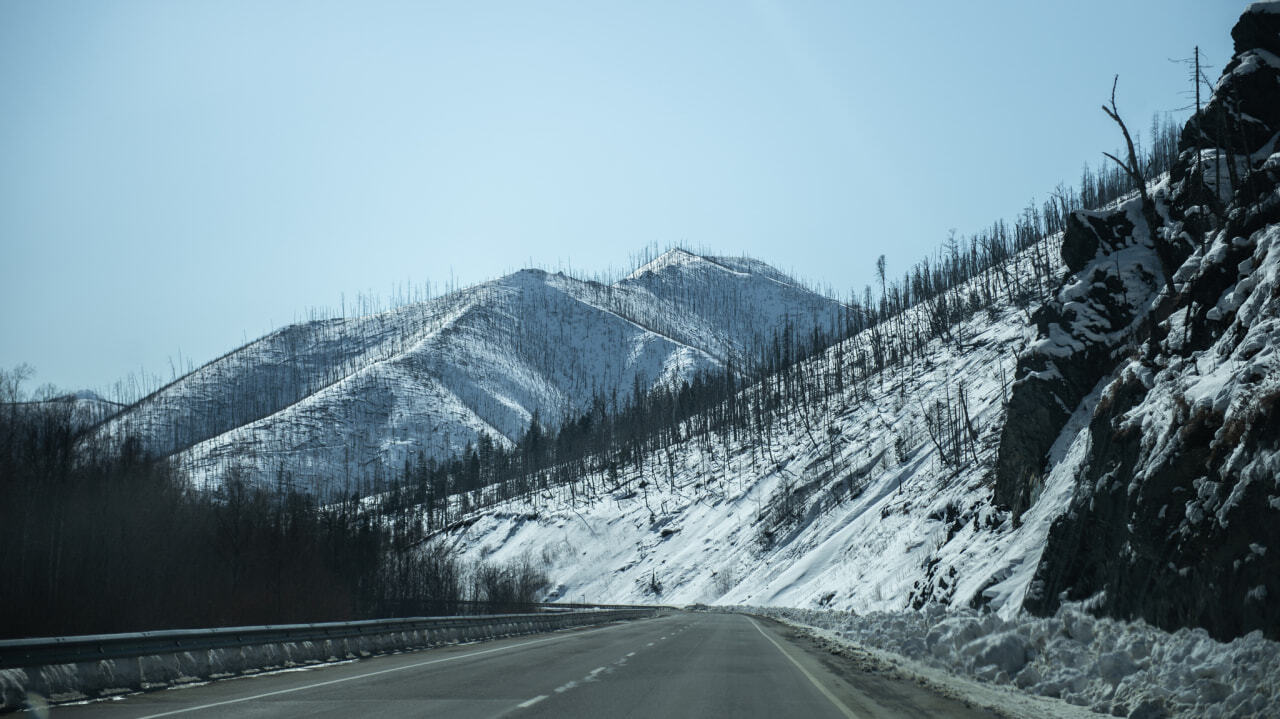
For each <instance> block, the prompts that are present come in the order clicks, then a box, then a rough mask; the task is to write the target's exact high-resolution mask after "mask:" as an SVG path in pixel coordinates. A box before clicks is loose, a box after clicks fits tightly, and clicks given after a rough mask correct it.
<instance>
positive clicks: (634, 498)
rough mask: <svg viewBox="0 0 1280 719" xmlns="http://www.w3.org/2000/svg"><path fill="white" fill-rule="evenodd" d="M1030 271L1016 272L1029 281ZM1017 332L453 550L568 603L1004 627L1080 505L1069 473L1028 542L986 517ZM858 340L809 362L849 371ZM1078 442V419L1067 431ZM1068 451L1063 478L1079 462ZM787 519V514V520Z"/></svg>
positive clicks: (1004, 332)
mask: <svg viewBox="0 0 1280 719" xmlns="http://www.w3.org/2000/svg"><path fill="white" fill-rule="evenodd" d="M1055 241H1056V238H1050V239H1049V240H1047V242H1051V243H1052V242H1055ZM1029 257H1030V256H1029V254H1028V255H1027V256H1025V257H1023V258H1020V259H1019V260H1017V261H1016V262H1015V265H1014V269H1015V271H1021V272H1023V273H1024V276H1026V275H1029V271H1028V264H1027V263H1029V262H1030V259H1029ZM923 312H926V310H925V309H924V308H923V307H918V308H916V309H913V310H910V311H909V316H908V317H906V318H904V321H907V322H913V321H917V320H920V319H921V318H919V317H913V316H910V313H923ZM1025 326H1026V315H1025V313H1024V311H1023V310H1021V309H1018V308H1017V307H1015V306H1013V305H1012V304H1007V303H1006V304H1004V305H1002V306H1000V307H998V308H997V309H996V310H995V311H993V312H992V313H990V314H989V313H987V312H986V311H982V312H979V313H978V314H977V315H975V316H973V317H971V318H970V319H969V320H968V321H966V322H964V323H962V324H961V325H960V326H959V327H956V328H953V331H952V333H951V336H950V337H949V338H948V339H942V338H939V339H935V340H933V341H932V342H931V343H930V345H929V347H928V350H927V351H926V353H925V356H924V358H923V359H917V360H916V361H914V362H911V363H908V364H905V365H902V366H898V367H892V368H890V369H889V370H888V371H887V372H885V374H884V376H883V383H881V382H880V380H879V379H878V378H872V379H871V380H868V381H862V382H859V383H858V384H856V385H850V386H846V388H845V390H844V392H843V393H842V394H839V395H837V396H836V397H835V398H834V399H833V400H832V401H830V402H828V403H812V404H811V405H809V406H807V407H801V408H799V409H797V410H794V411H791V412H789V413H788V414H787V415H786V417H785V419H784V420H782V421H781V422H780V423H779V424H778V425H777V426H776V427H775V430H774V431H773V433H771V434H770V435H768V436H766V437H764V438H763V439H760V438H757V437H754V436H750V433H746V434H744V435H742V436H738V437H720V436H716V437H706V436H703V437H695V438H694V439H692V440H690V441H686V442H683V443H681V444H679V445H677V446H675V447H673V448H671V449H670V450H669V451H668V450H662V451H658V452H656V453H654V454H651V455H649V456H647V457H645V458H644V460H643V462H642V463H641V466H639V467H637V466H635V465H634V464H631V465H628V466H625V467H620V468H618V474H617V476H616V477H611V476H609V473H608V472H607V471H603V470H602V471H600V472H598V473H595V474H591V475H588V476H586V477H583V478H582V479H580V480H579V481H577V482H575V483H573V484H571V485H564V486H558V487H552V488H549V489H547V490H543V491H540V492H537V493H534V494H532V495H529V496H525V497H523V498H520V499H517V500H513V501H508V502H505V503H501V504H498V505H496V506H494V507H493V508H491V509H487V510H485V511H482V512H480V513H478V514H476V515H474V516H472V517H470V518H468V520H467V521H466V522H463V523H460V524H459V525H458V526H456V527H455V528H454V529H453V530H451V532H449V533H448V534H447V535H446V540H447V541H449V542H451V543H452V544H453V546H454V547H455V548H456V550H457V551H458V552H459V554H460V556H461V557H462V558H463V559H465V560H473V559H484V558H492V559H496V560H499V561H503V560H507V559H512V558H515V557H517V556H519V555H522V554H530V555H533V556H535V557H539V558H541V559H542V560H543V561H544V562H545V565H546V567H547V571H548V573H549V575H550V578H551V580H552V583H553V584H554V585H555V586H556V593H555V597H557V598H562V599H566V600H578V599H584V598H585V599H588V600H590V601H597V602H635V601H655V600H656V601H660V602H664V603H676V604H684V603H692V602H706V603H718V604H753V605H770V606H789V607H824V608H839V609H853V610H856V611H859V612H867V611H875V610H885V611H889V610H901V609H905V608H909V607H915V606H922V605H924V604H925V603H928V602H937V603H942V604H944V605H948V606H953V607H964V606H969V605H970V603H971V602H975V601H986V602H989V604H990V606H992V607H993V608H996V609H999V610H1000V611H1001V612H1003V613H1006V614H1009V615H1012V614H1014V613H1016V612H1017V611H1018V610H1019V608H1020V606H1021V598H1022V596H1023V595H1024V594H1025V591H1026V585H1027V583H1028V582H1029V581H1030V580H1031V570H1032V569H1033V568H1034V566H1035V564H1036V562H1037V560H1038V559H1039V552H1040V551H1041V550H1042V548H1043V546H1044V540H1045V536H1046V534H1047V533H1048V528H1049V524H1050V522H1052V520H1053V519H1054V518H1055V517H1056V516H1057V515H1058V514H1059V513H1061V511H1062V510H1063V508H1064V507H1065V506H1066V505H1067V503H1068V501H1069V500H1070V496H1071V482H1070V481H1069V477H1067V476H1065V475H1067V474H1069V473H1064V476H1063V477H1059V478H1057V479H1053V478H1051V479H1050V480H1049V482H1048V484H1047V485H1046V488H1045V490H1044V491H1043V492H1042V493H1041V495H1040V497H1039V501H1038V502H1037V503H1036V505H1035V507H1034V508H1033V511H1032V513H1031V514H1029V515H1028V516H1027V517H1026V521H1025V522H1023V523H1022V524H1021V526H1019V527H1014V526H1013V523H1012V522H1011V521H1009V518H1008V516H1007V514H1006V513H1004V512H1001V511H999V510H998V509H996V508H995V507H994V506H992V504H991V496H992V490H991V486H990V471H991V470H990V468H991V467H992V466H993V464H994V461H993V460H994V452H995V448H996V444H997V442H998V439H999V433H1000V429H1001V426H1002V424H1003V413H1004V401H1005V399H1006V396H1007V384H1008V383H1009V382H1010V381H1012V376H1013V370H1014V357H1015V352H1016V350H1018V349H1019V348H1020V347H1021V346H1022V345H1023V344H1024V342H1025V340H1026V338H1025V337H1024V333H1025V332H1026V330H1025V329H1024V328H1025ZM860 342H862V343H865V342H866V337H855V338H853V339H851V340H849V341H848V342H847V343H846V344H845V346H844V347H841V348H833V349H832V350H830V351H829V353H828V354H827V355H825V356H819V357H817V358H815V359H813V360H810V362H814V363H827V362H829V361H834V360H833V358H834V357H835V356H842V357H843V360H844V361H845V362H853V354H854V353H853V352H852V351H851V348H853V347H855V346H857V345H858V343H860ZM961 390H963V393H964V396H965V398H966V402H967V407H968V412H969V415H970V417H971V419H972V422H973V425H974V428H975V429H976V430H977V435H978V437H977V441H976V442H975V443H974V445H973V447H972V450H971V451H972V454H971V455H967V456H966V460H965V461H964V462H961V463H953V464H948V463H946V462H945V461H944V460H943V458H942V452H940V447H939V446H938V445H937V444H936V443H935V442H934V440H933V439H932V438H931V436H930V433H929V431H928V429H927V427H926V416H927V415H935V414H936V413H937V409H936V403H937V402H947V401H950V402H951V403H952V404H953V406H958V403H959V400H958V397H959V394H960V392H961ZM753 391H757V389H756V388H748V389H747V390H745V392H746V393H748V394H749V393H751V392H753ZM1084 426H1085V421H1084V419H1083V417H1082V418H1081V419H1080V420H1079V421H1078V422H1076V423H1075V424H1074V425H1073V428H1074V430H1075V431H1076V432H1078V433H1079V432H1081V431H1082V430H1083V429H1084ZM1085 436H1086V437H1087V435H1085ZM1069 440H1071V441H1064V442H1063V446H1062V448H1061V449H1060V451H1059V452H1058V453H1057V455H1056V458H1057V459H1058V460H1059V464H1060V465H1068V464H1069V463H1070V462H1071V461H1073V459H1074V458H1077V457H1078V456H1079V454H1080V448H1079V447H1076V446H1074V445H1075V437H1074V435H1073V436H1072V437H1070V438H1069ZM783 505H786V506H789V507H791V508H792V511H790V512H789V513H787V516H786V517H780V515H779V512H778V511H777V508H778V507H779V506H783Z"/></svg>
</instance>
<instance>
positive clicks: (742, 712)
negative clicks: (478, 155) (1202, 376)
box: [50, 613, 992, 719]
mask: <svg viewBox="0 0 1280 719" xmlns="http://www.w3.org/2000/svg"><path fill="white" fill-rule="evenodd" d="M50 716H52V717H59V718H60V717H67V718H68V719H75V718H77V717H86V718H91V717H106V718H113V717H168V716H174V717H188V716H189V717H193V719H195V718H199V719H213V718H214V717H302V716H305V717H353V716H358V717H365V716H377V717H513V718H517V717H519V718H523V717H565V716H568V717H663V718H664V719H667V718H670V717H806V718H809V717H811V718H813V719H826V718H828V717H830V718H832V719H847V718H848V717H858V718H859V719H863V718H866V719H871V718H874V719H884V718H888V717H894V718H897V717H904V718H905V717H922V716H935V717H961V718H966V717H990V716H992V715H991V714H988V713H986V712H983V711H979V710H974V709H970V708H968V707H966V706H965V705H963V704H960V703H957V702H954V701H952V700H949V699H945V698H943V697H940V696H938V695H935V694H933V693H931V692H929V691H928V690H926V689H924V688H923V687H920V686H918V685H916V684H914V683H912V682H909V681H905V680H901V679H893V678H888V677H883V676H879V675H876V674H873V673H866V672H860V671H857V670H856V669H852V668H848V667H843V666H841V665H840V663H839V661H838V659H833V658H832V656H831V655H829V654H826V653H823V652H821V651H820V650H818V649H817V648H816V647H815V646H814V645H813V644H812V643H811V642H807V641H805V640H803V639H801V638H798V637H795V636H793V632H791V631H790V630H788V629H785V628H783V627H782V626H781V625H777V624H774V623H773V622H769V621H767V620H762V619H753V618H749V617H746V616H742V615H732V614H709V613H688V614H685V613H676V614H672V615H669V616H666V617H661V618H658V619H649V620H642V621H635V622H627V623H622V624H615V625H610V626H606V627H600V628H589V629H580V630H572V631H566V632H556V633H552V634H542V635H534V636H528V637H516V638H512V639H503V640H498V641H493V642H486V643H482V644H470V645H463V646H453V647H444V648H440V649H431V650H426V651H421V652H413V653H407V654H397V655H391V656H383V657H374V658H371V659H366V660H362V661H358V662H347V663H344V664H338V665H328V666H325V667H322V668H316V669H309V670H305V671H286V672H277V673H273V674H265V675H261V676H256V677H247V678H239V679H229V680H225V681H219V682H212V683H208V684H203V685H199V686H190V687H184V688H179V689H169V690H164V691H157V692H150V693H144V694H134V695H130V696H127V697H124V698H122V699H117V700H105V701H98V702H92V703H88V704H80V705H72V706H59V707H54V708H53V709H52V710H51V711H50Z"/></svg>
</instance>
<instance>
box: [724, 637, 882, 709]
mask: <svg viewBox="0 0 1280 719" xmlns="http://www.w3.org/2000/svg"><path fill="white" fill-rule="evenodd" d="M747 621H749V622H751V626H753V627H755V628H756V631H757V632H760V635H761V636H763V637H764V638H765V639H768V640H769V643H770V644H772V645H773V646H774V648H776V649H777V650H778V651H779V652H781V653H782V656H784V657H786V658H787V661H789V662H791V663H792V664H794V665H796V669H799V670H800V673H801V674H803V675H805V677H806V678H807V679H808V680H809V682H810V683H811V684H813V685H814V686H815V687H817V688H818V691H820V692H822V696H824V697H826V698H827V700H828V701H830V702H831V703H832V704H834V705H835V707H836V709H839V710H840V713H841V714H844V715H845V716H846V717H848V719H858V715H857V714H854V713H853V710H852V709H850V708H849V707H847V706H845V705H844V702H842V701H840V700H839V699H837V698H836V695H835V694H832V693H831V692H830V691H829V690H828V689H827V688H826V687H824V686H822V682H819V681H818V679H817V678H816V677H815V676H813V675H812V674H810V673H809V670H808V669H805V668H804V667H803V666H801V665H800V662H798V661H796V660H795V658H794V657H792V656H791V655H790V654H787V650H785V649H783V648H782V645H781V644H779V643H777V642H775V641H774V640H773V637H771V636H769V635H768V634H765V631H764V630H763V629H761V628H760V625H759V624H756V620H754V619H752V618H751V617H747Z"/></svg>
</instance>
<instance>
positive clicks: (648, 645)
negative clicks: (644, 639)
mask: <svg viewBox="0 0 1280 719" xmlns="http://www.w3.org/2000/svg"><path fill="white" fill-rule="evenodd" d="M645 646H646V647H651V646H653V642H649V643H648V644H646V645H645Z"/></svg>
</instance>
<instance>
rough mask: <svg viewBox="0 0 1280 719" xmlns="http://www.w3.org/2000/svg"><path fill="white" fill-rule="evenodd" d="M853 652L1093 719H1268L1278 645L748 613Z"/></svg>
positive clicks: (970, 620)
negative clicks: (1054, 700) (1005, 688)
mask: <svg viewBox="0 0 1280 719" xmlns="http://www.w3.org/2000/svg"><path fill="white" fill-rule="evenodd" d="M749 611H751V612H752V613H756V614H762V615H765V616H769V617H773V618H776V619H781V620H786V621H790V622H794V623H797V624H801V625H806V626H809V627H814V628H817V629H821V630H827V631H828V632H830V633H831V634H832V635H834V637H835V638H838V639H840V640H842V641H844V642H847V643H851V644H854V645H860V646H865V647H871V648H874V649H879V650H882V651H887V652H891V653H893V654H897V655H901V656H903V657H906V658H907V659H909V660H912V661H913V662H916V663H919V664H921V665H923V666H925V667H931V668H935V669H943V670H945V671H948V672H952V673H954V674H958V675H962V676H968V677H973V678H976V679H979V680H981V681H985V682H990V683H994V684H1000V685H1012V686H1015V687H1018V688H1020V689H1022V690H1024V691H1027V692H1030V693H1032V694H1039V695H1043V696H1049V697H1058V698H1061V699H1063V700H1066V701H1068V702H1070V703H1072V704H1076V705H1079V706H1085V707H1089V708H1090V709H1092V710H1093V711H1096V712H1101V713H1105V714H1113V715H1115V716H1132V717H1147V718H1152V717H1196V718H1197V719H1200V718H1203V719H1211V718H1213V717H1241V718H1243V717H1275V716H1277V713H1276V711H1277V710H1276V707H1278V706H1280V643H1276V642H1273V641H1269V640H1267V639H1264V638H1263V637H1262V633H1261V632H1257V631H1255V632H1252V633H1250V634H1248V635H1246V636H1243V637H1240V638H1237V639H1235V640H1233V641H1231V642H1229V643H1225V644H1224V643H1221V642H1217V641H1214V640H1213V639H1212V638H1210V637H1209V635H1208V633H1207V632H1205V631H1204V630H1203V629H1181V630H1179V631H1177V632H1175V633H1172V634H1171V633H1169V632H1165V631H1162V630H1160V629H1157V628H1155V627H1152V626H1150V625H1148V624H1146V623H1144V622H1141V621H1137V622H1122V621H1115V620H1112V619H1105V618H1097V617H1094V616H1093V615H1091V614H1089V613H1088V612H1086V611H1085V610H1084V609H1083V607H1081V606H1079V605H1067V606H1064V607H1062V608H1061V609H1059V611H1058V612H1057V614H1055V615H1054V616H1052V617H1047V618H1037V617H1029V616H1025V615H1022V616H1019V617H1016V618H1014V619H1003V618H1001V617H999V616H997V615H995V614H992V613H979V612H976V611H973V610H968V609H961V610H945V609H943V608H942V607H939V606H937V605H932V606H930V607H929V608H927V609H925V610H923V611H919V612H874V613H870V614H865V615H859V614H856V613H853V612H841V611H831V610H806V609H778V608H751V609H750V610H749Z"/></svg>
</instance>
